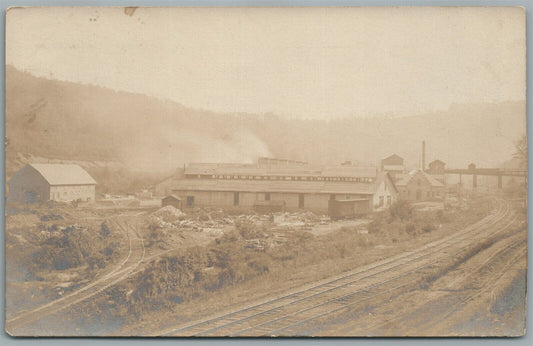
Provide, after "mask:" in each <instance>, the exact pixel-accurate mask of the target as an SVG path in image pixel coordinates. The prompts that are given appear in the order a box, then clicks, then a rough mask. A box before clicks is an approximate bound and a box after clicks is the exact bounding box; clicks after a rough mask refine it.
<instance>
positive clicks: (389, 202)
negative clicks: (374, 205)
mask: <svg viewBox="0 0 533 346" xmlns="http://www.w3.org/2000/svg"><path fill="white" fill-rule="evenodd" d="M391 204H392V197H391V196H387V205H391Z"/></svg>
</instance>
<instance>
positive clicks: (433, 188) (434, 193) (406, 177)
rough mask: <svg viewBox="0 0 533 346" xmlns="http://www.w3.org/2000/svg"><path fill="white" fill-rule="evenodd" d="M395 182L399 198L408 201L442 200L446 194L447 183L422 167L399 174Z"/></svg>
mask: <svg viewBox="0 0 533 346" xmlns="http://www.w3.org/2000/svg"><path fill="white" fill-rule="evenodd" d="M395 184H396V187H397V188H398V191H399V193H400V195H399V198H400V199H403V200H407V201H429V200H442V199H443V198H444V197H445V194H446V187H445V185H444V184H443V183H442V182H440V181H438V180H437V179H435V178H434V177H432V176H431V175H429V174H427V173H426V172H424V171H422V170H421V169H416V170H413V171H411V172H409V173H408V174H402V175H399V176H398V180H397V181H396V182H395Z"/></svg>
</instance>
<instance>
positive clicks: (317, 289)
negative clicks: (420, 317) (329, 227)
mask: <svg viewBox="0 0 533 346" xmlns="http://www.w3.org/2000/svg"><path fill="white" fill-rule="evenodd" d="M495 202H496V203H497V208H496V210H495V212H494V213H493V214H491V215H489V216H487V217H485V218H484V219H482V220H480V221H478V222H476V223H474V224H472V225H470V226H468V227H466V228H464V229H463V230H461V231H459V232H456V233H455V234H453V235H451V236H448V237H445V238H442V239H440V240H437V241H435V242H432V243H429V244H426V245H424V246H422V247H420V248H418V249H416V250H413V251H410V252H405V253H402V254H400V255H396V256H393V257H390V258H387V259H385V260H382V261H379V262H376V263H373V264H370V265H367V266H364V267H361V268H358V269H356V270H353V271H350V272H347V273H344V274H342V275H339V276H336V277H333V278H330V279H326V280H322V281H320V282H319V283H315V284H312V285H308V286H305V287H302V288H300V289H298V290H295V291H292V292H290V293H287V294H285V295H281V296H277V297H274V298H271V299H268V300H264V301H261V302H258V303H256V304H252V305H248V306H245V307H242V308H239V309H236V310H233V311H229V312H226V313H223V314H220V315H218V316H215V317H208V318H205V319H202V320H197V321H194V322H190V323H188V324H185V325H181V326H178V327H175V328H172V329H169V330H165V331H159V332H156V333H152V334H151V335H162V336H275V335H287V336H289V335H299V334H297V333H298V330H299V328H301V327H302V325H304V324H306V323H309V322H312V321H315V320H318V319H320V318H322V317H325V316H328V315H332V314H335V313H338V312H340V311H342V310H344V309H347V308H349V307H350V306H353V305H354V304H358V303H360V302H361V301H363V300H368V299H371V298H372V297H375V296H377V295H382V294H384V293H390V292H392V291H393V290H397V289H400V288H401V287H404V286H406V285H410V284H412V282H409V283H408V284H405V283H401V284H398V285H395V283H396V282H400V281H401V280H400V279H402V278H405V277H407V276H410V275H412V274H413V273H417V272H419V271H421V270H423V269H427V268H432V267H436V268H438V266H439V265H441V264H442V262H444V261H446V260H449V259H450V258H451V257H452V256H457V255H458V254H459V253H461V251H464V249H465V248H466V247H468V246H470V245H473V244H476V243H479V242H481V241H484V240H487V239H490V238H492V237H495V236H498V235H501V234H504V233H505V232H506V231H507V230H508V229H509V228H510V227H511V226H512V225H513V224H514V222H515V219H516V218H515V216H514V214H513V212H512V211H511V208H510V205H509V203H507V202H505V201H503V200H495ZM404 281H405V280H404ZM391 286H392V287H391Z"/></svg>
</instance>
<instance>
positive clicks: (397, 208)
mask: <svg viewBox="0 0 533 346" xmlns="http://www.w3.org/2000/svg"><path fill="white" fill-rule="evenodd" d="M389 214H390V216H391V218H395V219H400V220H401V221H402V222H403V221H406V220H410V219H411V217H412V215H413V208H411V206H410V205H409V203H408V202H407V201H404V200H397V201H396V202H394V203H393V204H392V205H391V206H390V208H389Z"/></svg>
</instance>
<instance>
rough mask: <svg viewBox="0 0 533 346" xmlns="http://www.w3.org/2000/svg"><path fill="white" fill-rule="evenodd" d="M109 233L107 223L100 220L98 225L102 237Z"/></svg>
mask: <svg viewBox="0 0 533 346" xmlns="http://www.w3.org/2000/svg"><path fill="white" fill-rule="evenodd" d="M110 234H111V230H110V229H109V227H108V226H107V223H106V222H105V221H104V222H102V225H101V226H100V235H101V236H102V237H108V236H109V235H110Z"/></svg>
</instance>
